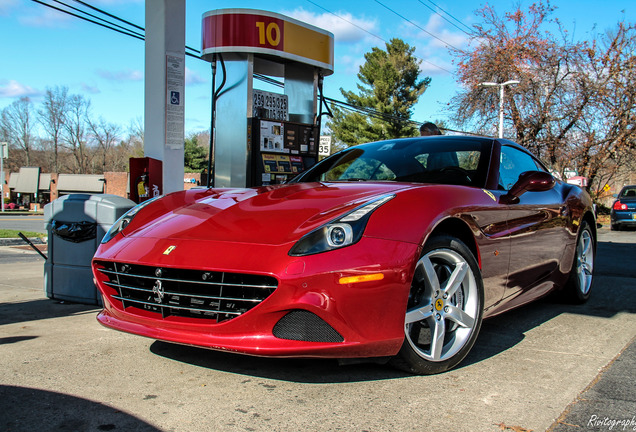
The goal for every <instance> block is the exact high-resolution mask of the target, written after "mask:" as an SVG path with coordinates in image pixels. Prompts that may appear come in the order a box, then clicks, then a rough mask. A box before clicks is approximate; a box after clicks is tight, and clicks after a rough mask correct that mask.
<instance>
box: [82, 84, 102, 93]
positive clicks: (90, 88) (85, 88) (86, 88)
mask: <svg viewBox="0 0 636 432" xmlns="http://www.w3.org/2000/svg"><path fill="white" fill-rule="evenodd" d="M82 90H83V91H85V92H86V93H91V94H99V93H101V92H102V91H101V90H100V89H99V87H97V86H92V85H88V84H86V83H82Z"/></svg>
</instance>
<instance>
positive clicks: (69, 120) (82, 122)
mask: <svg viewBox="0 0 636 432" xmlns="http://www.w3.org/2000/svg"><path fill="white" fill-rule="evenodd" d="M89 108H90V101H89V100H88V99H85V98H84V97H83V96H81V95H71V96H69V98H68V112H67V115H66V121H65V122H64V135H63V140H64V145H65V147H67V148H68V149H69V150H70V151H71V153H72V154H73V158H74V160H75V170H74V171H75V172H77V173H79V174H86V173H87V172H88V171H89V167H90V162H91V158H92V155H91V152H90V149H89V147H88V145H89V142H88V139H89V136H88V110H89Z"/></svg>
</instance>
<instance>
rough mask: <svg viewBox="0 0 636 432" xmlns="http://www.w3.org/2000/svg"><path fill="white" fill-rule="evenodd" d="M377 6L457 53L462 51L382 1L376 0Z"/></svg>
mask: <svg viewBox="0 0 636 432" xmlns="http://www.w3.org/2000/svg"><path fill="white" fill-rule="evenodd" d="M374 1H375V2H376V3H377V4H379V5H380V6H382V7H384V8H386V9H388V10H389V11H391V12H392V13H394V14H395V15H397V16H399V17H400V18H402V19H403V20H404V21H406V22H407V23H409V24H411V25H412V26H414V27H417V28H418V29H420V30H422V31H423V32H424V33H426V34H427V35H429V36H431V37H432V38H435V39H437V40H438V41H440V42H441V43H443V44H444V45H446V46H449V47H451V48H453V49H456V50H457V51H461V50H460V49H459V48H457V47H455V46H453V45H452V44H450V43H448V42H446V41H445V40H443V39H441V38H439V37H438V36H436V35H434V34H433V33H431V32H430V31H428V30H426V29H425V28H423V27H421V26H419V25H417V24H415V23H414V22H413V21H411V20H410V19H408V18H406V17H405V16H403V15H400V14H399V13H397V12H396V11H394V10H393V9H391V8H390V7H388V6H387V5H385V4H384V3H382V2H381V1H380V0H374Z"/></svg>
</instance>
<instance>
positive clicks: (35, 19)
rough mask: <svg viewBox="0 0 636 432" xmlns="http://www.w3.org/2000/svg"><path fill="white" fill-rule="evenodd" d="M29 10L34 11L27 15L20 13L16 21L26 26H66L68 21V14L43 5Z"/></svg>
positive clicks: (69, 17)
mask: <svg viewBox="0 0 636 432" xmlns="http://www.w3.org/2000/svg"><path fill="white" fill-rule="evenodd" d="M29 11H35V12H36V13H32V14H29V15H24V14H23V15H21V16H20V17H19V18H18V21H19V22H20V23H21V24H23V25H26V26H30V27H48V28H50V27H66V26H67V25H68V23H69V22H70V20H71V18H73V17H71V16H70V15H67V14H64V13H62V12H60V11H56V10H53V9H49V8H47V7H45V6H40V7H39V8H36V9H34V8H30V9H29Z"/></svg>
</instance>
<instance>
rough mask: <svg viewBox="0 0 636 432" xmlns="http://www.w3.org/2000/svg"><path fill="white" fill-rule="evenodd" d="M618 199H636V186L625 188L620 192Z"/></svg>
mask: <svg viewBox="0 0 636 432" xmlns="http://www.w3.org/2000/svg"><path fill="white" fill-rule="evenodd" d="M620 198H632V199H636V186H628V187H625V188H624V189H623V190H622V192H621V196H620Z"/></svg>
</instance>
